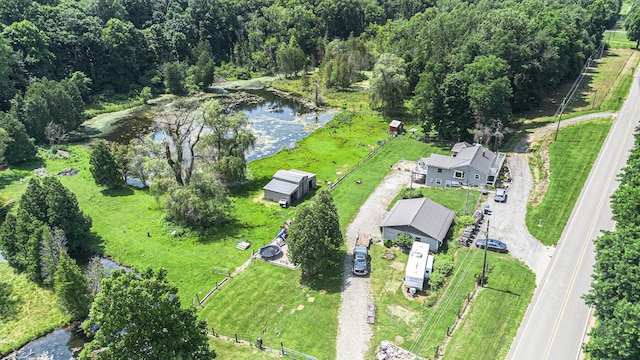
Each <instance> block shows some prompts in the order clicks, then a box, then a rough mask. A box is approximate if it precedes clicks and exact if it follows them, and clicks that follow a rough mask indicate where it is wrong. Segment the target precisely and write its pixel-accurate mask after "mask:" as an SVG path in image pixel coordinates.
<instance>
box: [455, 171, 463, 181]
mask: <svg viewBox="0 0 640 360" xmlns="http://www.w3.org/2000/svg"><path fill="white" fill-rule="evenodd" d="M453 177H454V178H456V179H464V171H460V170H454V171H453Z"/></svg>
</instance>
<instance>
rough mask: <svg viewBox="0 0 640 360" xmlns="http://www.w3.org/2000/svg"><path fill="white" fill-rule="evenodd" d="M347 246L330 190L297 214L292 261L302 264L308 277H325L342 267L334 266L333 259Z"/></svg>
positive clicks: (289, 240)
mask: <svg viewBox="0 0 640 360" xmlns="http://www.w3.org/2000/svg"><path fill="white" fill-rule="evenodd" d="M343 242H344V239H343V237H342V231H341V230H340V218H339V217H338V211H337V208H336V206H335V204H334V202H333V197H332V196H331V193H330V192H329V190H326V189H325V190H321V191H320V192H319V193H318V194H317V195H316V197H315V198H314V200H313V201H312V202H311V204H308V205H303V206H301V207H299V208H298V210H297V211H296V218H295V221H294V222H293V223H292V224H291V227H290V229H289V236H288V237H287V243H288V247H289V256H290V260H291V261H292V262H293V263H295V264H300V266H301V267H302V269H303V271H304V273H305V274H314V275H317V274H320V273H323V272H324V271H326V270H327V269H328V268H329V267H331V266H338V265H339V264H337V263H333V262H332V259H333V258H334V256H332V255H334V253H335V251H336V250H338V248H340V246H342V243H343Z"/></svg>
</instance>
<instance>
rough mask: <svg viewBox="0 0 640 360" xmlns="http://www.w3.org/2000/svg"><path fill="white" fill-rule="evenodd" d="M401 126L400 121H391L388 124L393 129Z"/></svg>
mask: <svg viewBox="0 0 640 360" xmlns="http://www.w3.org/2000/svg"><path fill="white" fill-rule="evenodd" d="M400 125H402V121H400V120H391V122H390V123H389V126H393V127H398V126H400Z"/></svg>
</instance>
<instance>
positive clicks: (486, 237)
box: [480, 219, 489, 287]
mask: <svg viewBox="0 0 640 360" xmlns="http://www.w3.org/2000/svg"><path fill="white" fill-rule="evenodd" d="M488 247H489V219H487V231H485V232H484V261H483V262H482V278H481V279H480V286H482V287H484V286H485V284H486V281H485V279H486V276H487V248H488Z"/></svg>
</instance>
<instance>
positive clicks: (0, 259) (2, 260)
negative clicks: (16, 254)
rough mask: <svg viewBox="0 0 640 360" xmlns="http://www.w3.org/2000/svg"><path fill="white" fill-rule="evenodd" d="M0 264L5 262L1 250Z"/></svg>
mask: <svg viewBox="0 0 640 360" xmlns="http://www.w3.org/2000/svg"><path fill="white" fill-rule="evenodd" d="M0 262H7V259H5V258H4V256H2V250H0Z"/></svg>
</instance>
